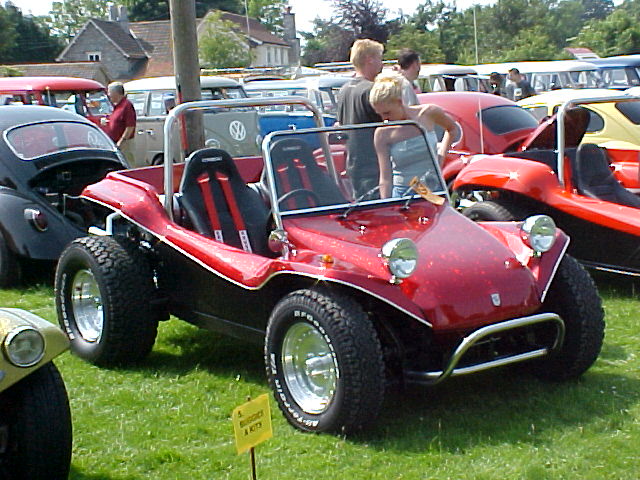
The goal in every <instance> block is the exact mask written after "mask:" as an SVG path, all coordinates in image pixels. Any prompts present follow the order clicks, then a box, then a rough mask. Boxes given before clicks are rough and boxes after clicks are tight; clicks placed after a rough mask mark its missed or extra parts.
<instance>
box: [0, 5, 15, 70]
mask: <svg viewBox="0 0 640 480" xmlns="http://www.w3.org/2000/svg"><path fill="white" fill-rule="evenodd" d="M16 37H17V33H16V29H15V27H14V25H13V23H11V17H10V15H9V12H8V11H7V10H6V9H5V7H3V6H2V5H0V62H10V61H12V51H13V49H14V48H15V44H16V43H15V42H16Z"/></svg>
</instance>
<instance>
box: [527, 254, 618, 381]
mask: <svg viewBox="0 0 640 480" xmlns="http://www.w3.org/2000/svg"><path fill="white" fill-rule="evenodd" d="M541 312H554V313H557V314H558V315H560V317H561V318H562V319H563V320H564V324H565V338H564V342H563V344H562V346H561V347H560V348H559V350H557V351H556V352H555V353H552V354H551V355H550V356H548V357H546V358H543V359H541V360H538V361H536V362H534V363H533V364H532V368H533V372H534V373H535V374H536V376H538V377H540V378H543V379H547V380H555V381H560V380H569V379H572V378H577V377H579V376H580V375H582V374H583V373H584V372H585V371H587V369H588V368H589V367H590V366H591V365H592V364H593V363H594V362H595V361H596V359H597V358H598V355H599V354H600V349H601V348H602V341H603V339H604V326H605V324H604V311H603V309H602V302H601V300H600V296H599V294H598V290H597V288H596V286H595V284H594V282H593V280H592V279H591V277H590V276H589V274H588V273H587V272H586V270H585V269H584V268H582V266H581V265H580V264H579V263H578V262H577V261H576V260H575V259H574V258H573V257H571V256H569V255H565V256H564V258H563V259H562V261H561V262H560V266H559V267H558V270H557V272H556V275H555V277H554V279H553V282H552V283H551V287H550V288H549V292H548V293H547V298H546V299H545V302H544V304H543V306H542V309H541Z"/></svg>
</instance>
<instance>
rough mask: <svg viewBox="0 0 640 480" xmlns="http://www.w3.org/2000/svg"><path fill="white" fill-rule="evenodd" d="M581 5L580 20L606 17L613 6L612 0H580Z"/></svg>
mask: <svg viewBox="0 0 640 480" xmlns="http://www.w3.org/2000/svg"><path fill="white" fill-rule="evenodd" d="M582 6H583V8H584V12H583V14H582V20H584V21H588V20H594V19H599V20H602V19H604V18H606V17H608V16H609V15H610V14H611V13H612V12H613V9H614V8H615V7H614V5H613V0H582Z"/></svg>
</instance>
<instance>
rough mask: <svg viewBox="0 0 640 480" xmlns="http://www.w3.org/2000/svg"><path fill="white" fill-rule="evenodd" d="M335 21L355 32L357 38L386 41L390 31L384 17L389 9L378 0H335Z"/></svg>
mask: <svg viewBox="0 0 640 480" xmlns="http://www.w3.org/2000/svg"><path fill="white" fill-rule="evenodd" d="M333 7H334V11H335V19H334V20H335V23H337V24H338V25H340V26H341V27H343V28H345V29H347V30H350V31H352V32H353V34H354V36H355V38H370V39H372V40H377V41H378V42H380V43H386V41H387V38H388V37H389V31H388V29H387V26H386V24H385V21H384V18H385V17H386V15H387V10H386V9H384V8H382V6H381V4H380V2H379V1H377V0H333Z"/></svg>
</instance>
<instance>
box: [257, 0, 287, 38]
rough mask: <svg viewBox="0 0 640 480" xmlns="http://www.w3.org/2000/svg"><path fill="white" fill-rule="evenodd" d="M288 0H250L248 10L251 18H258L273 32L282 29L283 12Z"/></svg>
mask: <svg viewBox="0 0 640 480" xmlns="http://www.w3.org/2000/svg"><path fill="white" fill-rule="evenodd" d="M288 3H289V2H288V0H248V2H247V10H248V14H249V16H250V17H251V18H257V19H258V20H259V21H260V23H262V25H264V26H265V27H267V28H268V29H269V30H271V31H272V32H276V33H279V32H281V31H282V12H283V11H284V8H285V7H286V6H287V4H288Z"/></svg>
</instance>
